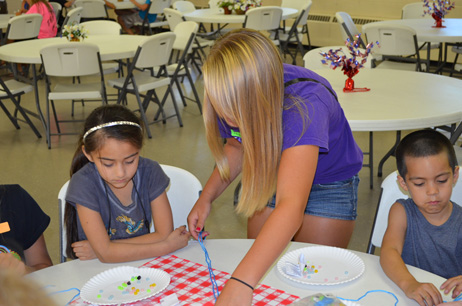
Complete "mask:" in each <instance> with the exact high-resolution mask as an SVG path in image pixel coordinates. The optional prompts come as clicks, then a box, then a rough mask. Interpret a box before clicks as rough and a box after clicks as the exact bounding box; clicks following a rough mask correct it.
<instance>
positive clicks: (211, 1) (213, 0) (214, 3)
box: [208, 0, 219, 8]
mask: <svg viewBox="0 0 462 306" xmlns="http://www.w3.org/2000/svg"><path fill="white" fill-rule="evenodd" d="M218 2H219V0H209V2H208V4H209V8H218Z"/></svg>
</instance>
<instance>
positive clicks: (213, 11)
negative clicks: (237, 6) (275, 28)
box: [184, 7, 298, 23]
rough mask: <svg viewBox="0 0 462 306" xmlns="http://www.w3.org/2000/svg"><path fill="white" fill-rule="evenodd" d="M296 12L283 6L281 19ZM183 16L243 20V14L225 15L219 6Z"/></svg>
mask: <svg viewBox="0 0 462 306" xmlns="http://www.w3.org/2000/svg"><path fill="white" fill-rule="evenodd" d="M297 13H298V10H297V9H293V8H287V7H283V8H282V20H286V19H289V18H292V17H295V16H296V15H297ZM184 18H185V19H186V20H188V21H196V22H205V23H244V21H245V15H237V14H235V13H233V14H229V15H225V14H224V13H223V9H220V8H209V9H199V10H195V11H194V12H191V13H186V14H184Z"/></svg>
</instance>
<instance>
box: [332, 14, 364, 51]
mask: <svg viewBox="0 0 462 306" xmlns="http://www.w3.org/2000/svg"><path fill="white" fill-rule="evenodd" d="M335 18H336V19H337V23H338V24H339V27H340V33H341V34H342V38H343V41H346V40H347V39H348V38H349V39H350V40H352V41H353V40H355V39H356V36H358V35H359V34H360V33H359V31H358V28H357V27H356V25H355V23H354V22H353V19H351V16H350V15H349V14H348V13H345V12H337V13H335ZM360 43H361V47H363V48H366V44H365V43H364V37H361V42H360Z"/></svg>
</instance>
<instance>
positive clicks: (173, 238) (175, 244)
mask: <svg viewBox="0 0 462 306" xmlns="http://www.w3.org/2000/svg"><path fill="white" fill-rule="evenodd" d="M190 236H191V234H190V233H189V232H188V231H187V230H186V225H183V226H180V227H179V228H177V229H175V230H174V231H173V232H171V233H170V235H168V237H167V242H169V244H170V245H171V247H172V250H173V251H175V250H178V249H181V248H184V247H185V246H187V245H188V240H189V237H190Z"/></svg>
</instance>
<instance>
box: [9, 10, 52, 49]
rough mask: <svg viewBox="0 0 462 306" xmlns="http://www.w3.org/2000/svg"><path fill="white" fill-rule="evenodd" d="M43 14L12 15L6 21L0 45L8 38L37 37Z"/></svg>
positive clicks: (25, 38)
mask: <svg viewBox="0 0 462 306" xmlns="http://www.w3.org/2000/svg"><path fill="white" fill-rule="evenodd" d="M42 19H43V16H42V15H40V14H25V15H20V16H15V17H12V18H11V19H10V20H9V21H8V27H7V29H6V34H5V36H3V42H2V45H4V44H6V42H7V41H8V40H14V41H19V40H27V39H34V38H37V37H38V35H39V32H40V25H41V24H42Z"/></svg>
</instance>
